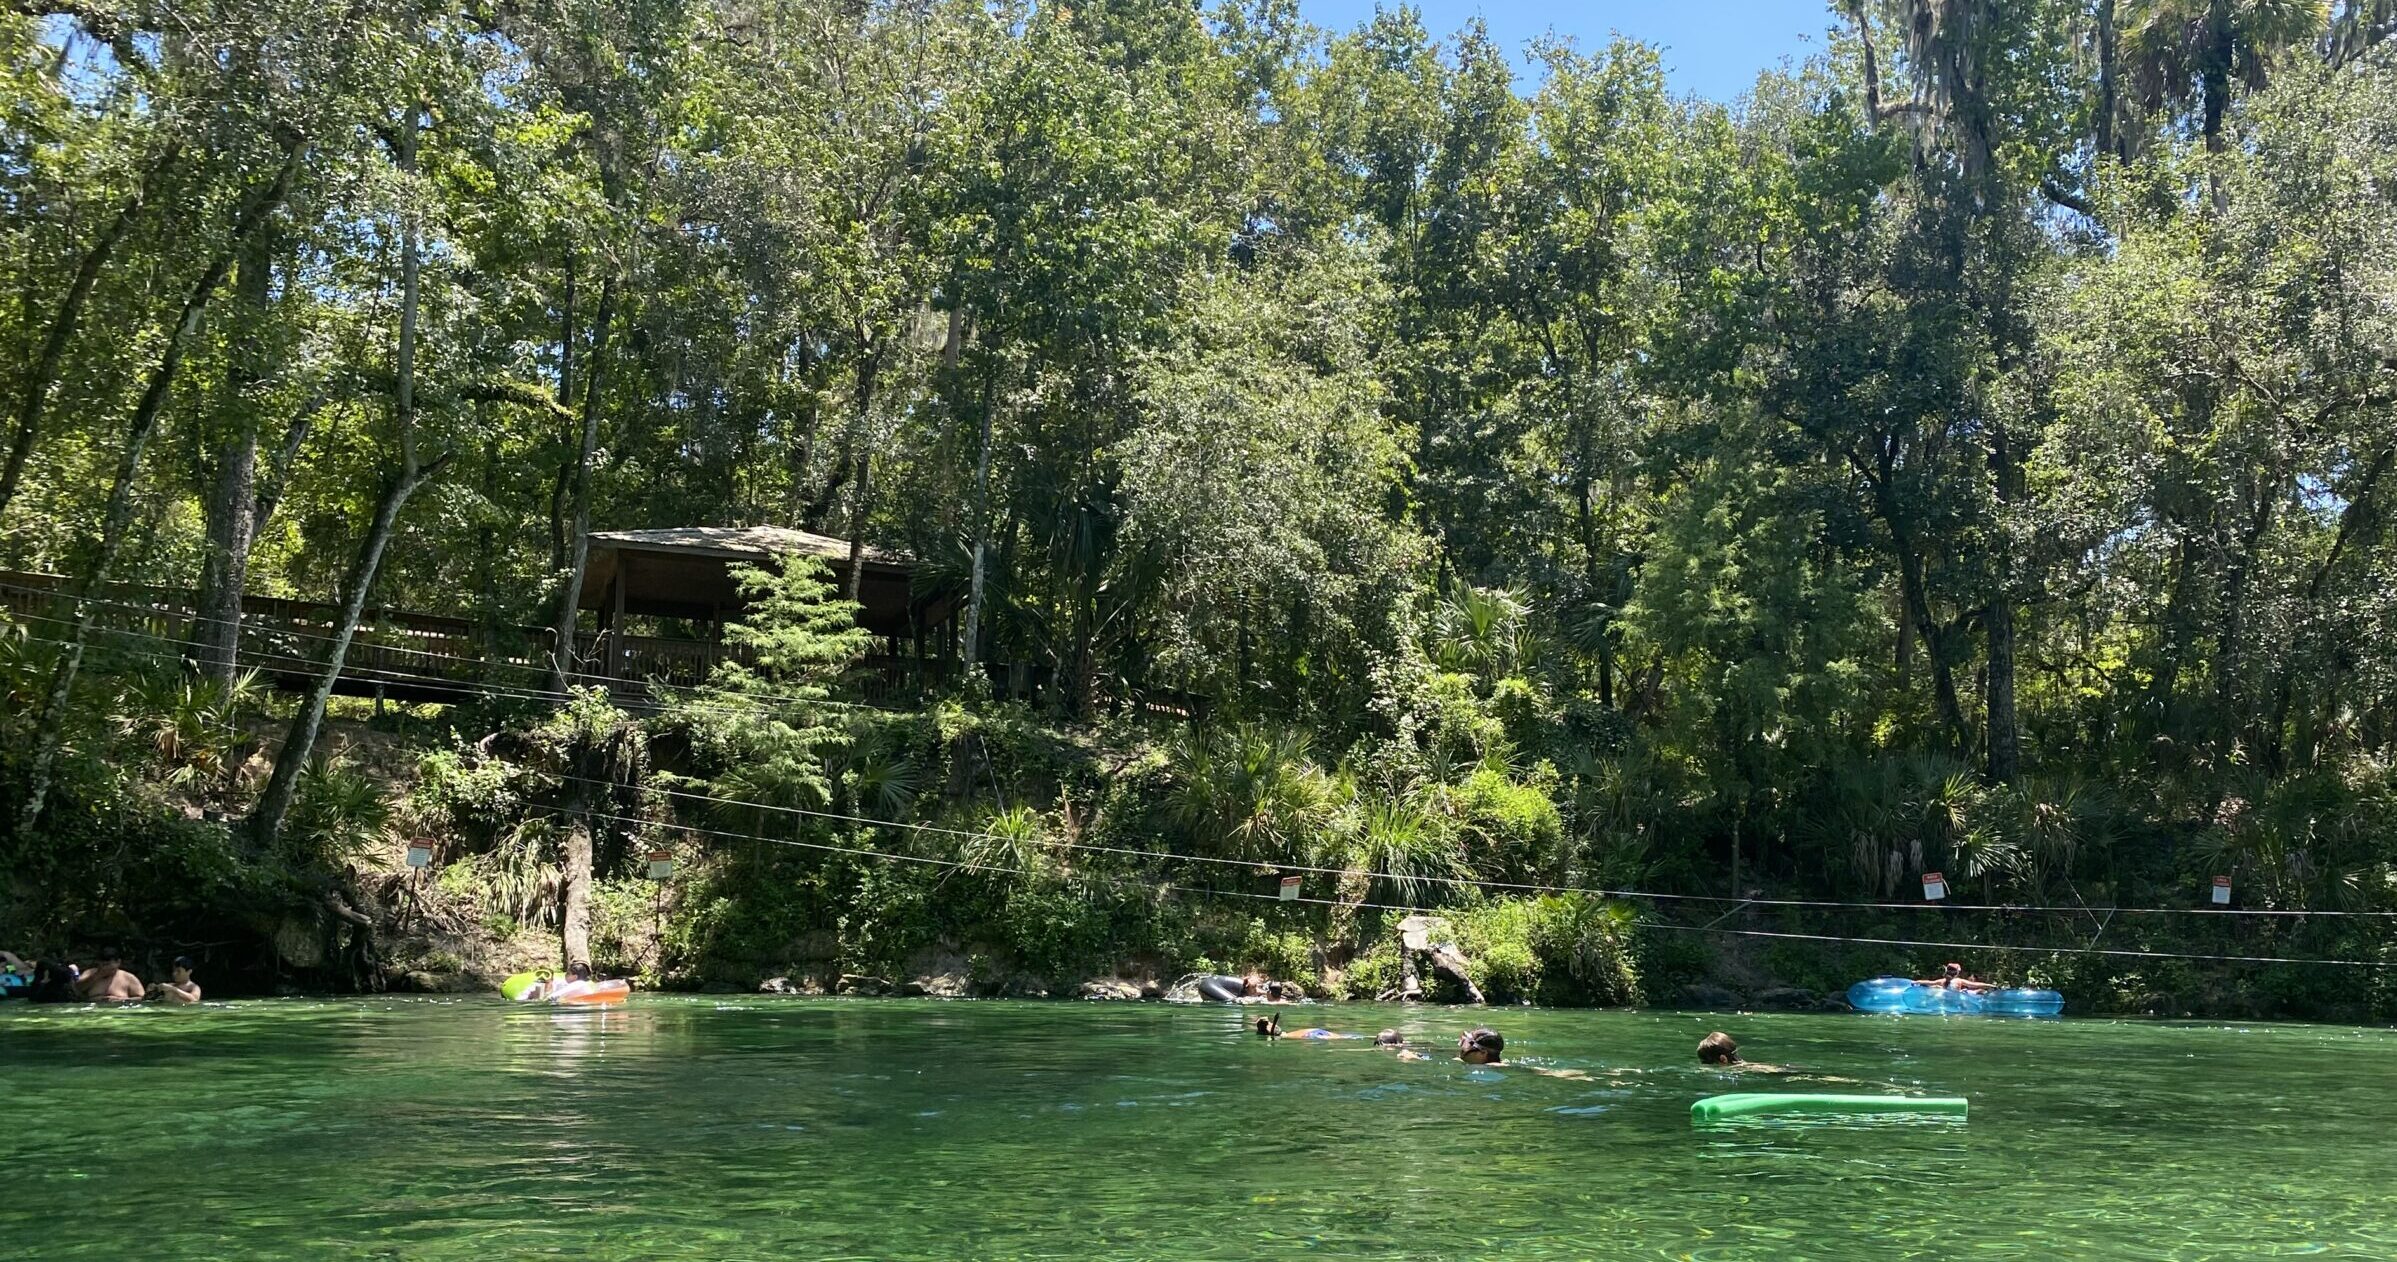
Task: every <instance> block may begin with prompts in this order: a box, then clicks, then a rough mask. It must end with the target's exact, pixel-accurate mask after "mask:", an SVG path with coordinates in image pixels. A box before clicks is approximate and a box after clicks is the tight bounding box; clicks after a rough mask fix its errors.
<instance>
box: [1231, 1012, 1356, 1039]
mask: <svg viewBox="0 0 2397 1262" xmlns="http://www.w3.org/2000/svg"><path fill="white" fill-rule="evenodd" d="M1256 1031H1257V1037H1259V1038H1268V1039H1353V1038H1355V1037H1357V1036H1356V1035H1354V1034H1342V1033H1340V1032H1339V1031H1338V1030H1327V1029H1324V1028H1323V1027H1322V1026H1319V1025H1317V1026H1309V1027H1307V1028H1306V1029H1303V1030H1285V1029H1283V1028H1282V1014H1281V1013H1279V1012H1277V1013H1274V1014H1273V1015H1272V1016H1269V1017H1259V1018H1257V1020H1256Z"/></svg>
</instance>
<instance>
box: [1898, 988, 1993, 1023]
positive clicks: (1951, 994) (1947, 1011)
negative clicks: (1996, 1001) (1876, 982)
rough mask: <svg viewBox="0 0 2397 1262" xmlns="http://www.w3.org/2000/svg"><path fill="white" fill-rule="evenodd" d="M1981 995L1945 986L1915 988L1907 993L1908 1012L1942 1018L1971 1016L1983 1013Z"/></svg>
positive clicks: (1972, 991) (1977, 992)
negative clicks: (1934, 1015)
mask: <svg viewBox="0 0 2397 1262" xmlns="http://www.w3.org/2000/svg"><path fill="white" fill-rule="evenodd" d="M1981 1006H1982V1003H1981V993H1980V992H1979V991H1974V990H1949V989H1948V988H1947V987H1945V986H1914V987H1909V988H1908V989H1907V991H1906V1011H1908V1012H1913V1013H1922V1014H1936V1015H1940V1016H1957V1017H1960V1016H1971V1015H1973V1014H1976V1013H1978V1012H1980V1011H1981Z"/></svg>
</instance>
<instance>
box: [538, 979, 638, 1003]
mask: <svg viewBox="0 0 2397 1262" xmlns="http://www.w3.org/2000/svg"><path fill="white" fill-rule="evenodd" d="M632 993H633V986H632V983H631V982H627V981H621V980H619V981H607V982H583V983H581V984H579V985H575V986H572V987H570V988H569V989H568V990H567V991H566V993H565V994H562V995H559V996H558V997H557V998H556V999H555V1000H553V1001H552V1002H555V1003H573V1004H596V1003H623V1002H624V1001H625V1000H626V999H628V998H631V997H632Z"/></svg>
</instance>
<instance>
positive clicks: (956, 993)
mask: <svg viewBox="0 0 2397 1262" xmlns="http://www.w3.org/2000/svg"><path fill="white" fill-rule="evenodd" d="M899 993H900V994H901V995H905V996H908V997H910V998H917V999H963V998H965V996H966V994H967V981H966V978H965V977H964V975H962V974H958V973H934V974H931V975H930V976H927V977H918V978H915V979H914V980H912V981H909V982H907V983H905V984H903V985H901V986H900V987H899Z"/></svg>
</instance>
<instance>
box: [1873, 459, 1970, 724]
mask: <svg viewBox="0 0 2397 1262" xmlns="http://www.w3.org/2000/svg"><path fill="white" fill-rule="evenodd" d="M1875 493H1876V499H1877V500H1878V502H1879V504H1880V508H1881V520H1882V523H1883V524H1884V525H1886V526H1888V527H1889V536H1890V543H1891V545H1892V547H1894V548H1895V550H1896V552H1897V561H1898V592H1899V595H1901V596H1902V597H1903V598H1904V599H1905V602H1906V612H1907V614H1908V616H1910V617H1911V618H1913V619H1914V625H1915V629H1916V630H1917V631H1918V632H1920V633H1921V634H1922V637H1923V655H1924V656H1925V657H1927V658H1929V659H1930V663H1931V695H1932V699H1933V700H1934V701H1935V702H1936V703H1937V704H1938V706H1939V721H1940V726H1941V728H1942V729H1943V730H1944V731H1945V732H1946V734H1947V737H1948V747H1949V749H1950V750H1951V751H1953V752H1956V753H1959V754H1961V753H1962V752H1964V750H1965V749H1966V748H1967V747H1969V746H1970V744H1971V740H1970V738H1969V736H1968V735H1967V732H1968V731H1969V730H1970V729H1969V728H1968V727H1967V725H1966V723H1965V719H1964V705H1963V703H1962V702H1961V701H1959V700H1958V699H1957V696H1956V664H1955V660H1954V657H1953V655H1952V654H1951V653H1950V651H1949V650H1950V641H1949V636H1948V630H1947V628H1945V627H1943V626H1941V625H1940V623H1939V620H1938V619H1937V618H1935V617H1933V616H1932V613H1931V592H1930V585H1929V584H1928V583H1927V582H1926V581H1925V580H1924V578H1923V555H1922V551H1921V549H1919V548H1917V547H1916V546H1915V543H1914V532H1913V530H1912V528H1911V527H1910V526H1908V525H1907V524H1906V522H1905V519H1904V518H1903V517H1902V516H1901V515H1900V514H1899V513H1898V511H1897V506H1896V505H1895V503H1893V502H1892V497H1891V495H1890V494H1889V492H1888V490H1887V484H1886V483H1881V484H1877V485H1876V486H1875Z"/></svg>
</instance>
